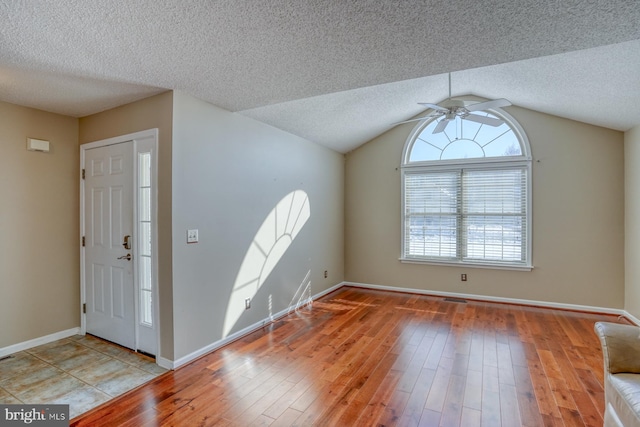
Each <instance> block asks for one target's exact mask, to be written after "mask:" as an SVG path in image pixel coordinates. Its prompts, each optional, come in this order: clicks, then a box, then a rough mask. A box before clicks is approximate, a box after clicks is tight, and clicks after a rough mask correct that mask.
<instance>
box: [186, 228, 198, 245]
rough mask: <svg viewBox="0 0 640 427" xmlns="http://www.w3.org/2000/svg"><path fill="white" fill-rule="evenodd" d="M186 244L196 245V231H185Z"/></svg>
mask: <svg viewBox="0 0 640 427" xmlns="http://www.w3.org/2000/svg"><path fill="white" fill-rule="evenodd" d="M187 243H198V230H197V229H195V230H187Z"/></svg>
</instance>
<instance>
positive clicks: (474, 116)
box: [462, 114, 504, 126]
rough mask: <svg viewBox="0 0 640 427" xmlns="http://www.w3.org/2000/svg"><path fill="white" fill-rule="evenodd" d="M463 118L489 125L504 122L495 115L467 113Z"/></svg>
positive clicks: (498, 124)
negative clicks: (494, 116)
mask: <svg viewBox="0 0 640 427" xmlns="http://www.w3.org/2000/svg"><path fill="white" fill-rule="evenodd" d="M462 118H463V119H465V120H470V121H472V122H476V123H482V124H483V125H489V126H500V125H501V124H503V123H504V122H503V121H502V120H500V119H496V118H493V117H486V116H479V115H477V114H467V115H466V116H464V117H462Z"/></svg>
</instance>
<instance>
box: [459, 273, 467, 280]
mask: <svg viewBox="0 0 640 427" xmlns="http://www.w3.org/2000/svg"><path fill="white" fill-rule="evenodd" d="M460 280H461V281H463V282H466V281H467V274H466V273H462V274H461V275H460Z"/></svg>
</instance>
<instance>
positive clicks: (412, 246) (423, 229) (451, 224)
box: [405, 215, 457, 258]
mask: <svg viewBox="0 0 640 427" xmlns="http://www.w3.org/2000/svg"><path fill="white" fill-rule="evenodd" d="M407 229H408V231H409V235H408V239H407V242H406V244H405V246H406V248H407V251H408V255H412V256H425V257H445V258H455V257H456V246H457V227H456V217H455V216H436V215H433V216H432V215H421V216H412V217H410V218H409V219H408V225H407Z"/></svg>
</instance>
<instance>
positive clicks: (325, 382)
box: [71, 287, 627, 427]
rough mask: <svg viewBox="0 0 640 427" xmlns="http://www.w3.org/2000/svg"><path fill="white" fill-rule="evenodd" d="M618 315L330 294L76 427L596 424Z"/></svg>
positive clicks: (348, 291) (367, 293)
mask: <svg viewBox="0 0 640 427" xmlns="http://www.w3.org/2000/svg"><path fill="white" fill-rule="evenodd" d="M599 320H603V321H610V322H624V323H627V322H625V321H624V320H618V319H617V317H616V316H608V315H600V314H588V313H576V312H567V311H561V310H552V309H544V308H534V307H525V306H514V305H507V304H495V303H486V302H477V301H468V302H464V301H462V302H461V301H447V300H445V299H444V298H440V297H428V296H422V295H411V294H403V293H392V292H382V291H372V290H363V289H356V288H348V287H347V288H342V289H340V290H338V291H337V292H335V293H333V294H330V295H328V296H326V297H324V298H322V299H320V300H318V301H315V302H314V303H313V306H312V307H311V308H306V309H303V310H300V311H298V312H296V313H293V314H291V315H290V316H288V317H286V318H283V319H282V320H280V321H277V322H276V323H274V324H272V325H270V326H268V327H265V328H264V329H263V330H260V331H258V332H255V333H253V334H251V335H248V336H246V337H244V338H243V339H241V340H238V341H236V342H234V343H233V344H230V345H228V346H227V347H224V348H222V349H220V350H218V351H215V352H213V353H211V354H209V355H207V356H204V357H202V358H200V359H198V360H197V361H195V362H193V363H191V364H189V365H187V366H184V367H182V368H180V369H178V370H176V371H174V372H170V373H167V374H164V375H163V376H161V377H160V378H158V379H156V380H154V381H153V382H151V383H149V384H148V385H146V386H143V387H141V388H139V389H137V390H134V391H133V392H130V393H128V394H126V395H124V396H123V397H121V398H118V399H117V400H114V401H112V402H111V403H109V404H106V405H105V406H102V407H100V408H98V409H96V410H94V411H92V412H90V413H88V414H85V415H84V416H82V417H80V418H77V419H75V420H73V421H72V424H71V425H74V426H99V425H118V426H121V425H122V426H152V425H175V426H201V425H203V426H204V425H229V426H231V425H232V426H243V427H244V426H252V425H265V426H266V425H270V426H310V425H322V426H355V425H358V426H395V425H398V426H418V425H420V426H438V425H440V426H465V427H472V426H490V427H496V426H505V427H514V426H563V425H565V426H581V425H588V426H602V414H603V408H604V391H603V385H602V384H603V367H602V354H601V350H600V345H599V343H598V340H597V338H596V335H595V333H594V332H593V324H594V322H596V321H599Z"/></svg>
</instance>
